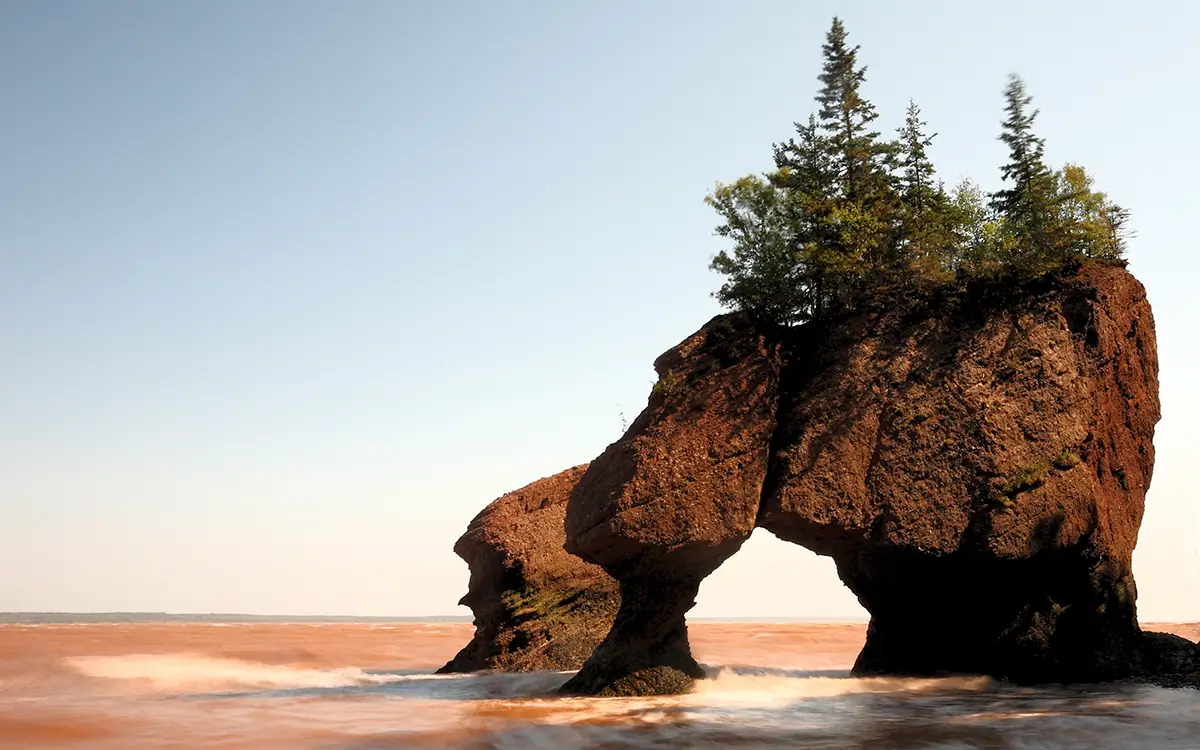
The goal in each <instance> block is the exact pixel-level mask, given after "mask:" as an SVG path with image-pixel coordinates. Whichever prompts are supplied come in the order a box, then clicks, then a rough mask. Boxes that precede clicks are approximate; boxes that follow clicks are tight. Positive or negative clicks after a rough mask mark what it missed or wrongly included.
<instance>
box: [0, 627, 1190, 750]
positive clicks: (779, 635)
mask: <svg viewBox="0 0 1200 750" xmlns="http://www.w3.org/2000/svg"><path fill="white" fill-rule="evenodd" d="M1148 627H1152V628H1154V629H1159V630H1167V631H1171V632H1176V633H1179V634H1181V635H1184V636H1185V637H1189V638H1191V639H1193V640H1195V639H1197V638H1200V625H1197V624H1190V625H1161V624H1160V625H1154V626H1148ZM690 630H691V634H692V642H693V646H694V649H695V652H696V656H697V658H698V659H699V660H700V661H701V662H702V663H704V664H706V665H707V666H708V667H709V668H710V671H711V672H712V673H713V674H714V675H715V677H714V678H712V679H710V680H705V681H703V682H702V683H701V684H700V686H699V688H698V689H697V691H696V692H695V693H693V694H691V695H686V696H677V697H670V698H648V699H641V698H635V699H619V698H617V699H587V698H560V697H552V696H548V694H549V693H551V692H552V691H553V690H554V688H556V687H557V686H558V685H560V684H561V683H562V682H564V681H565V680H566V679H567V677H568V676H569V675H568V674H565V673H537V674H527V675H462V676H435V675H433V674H432V672H433V670H434V669H436V668H437V667H438V666H439V665H440V664H442V663H443V662H444V661H446V660H447V659H449V658H450V657H451V656H452V655H453V654H454V652H455V651H456V650H457V649H458V648H460V647H461V646H462V645H463V644H464V643H466V641H467V640H468V639H469V638H470V635H471V626H470V625H467V624H463V623H428V624H413V623H397V624H378V623H376V624H294V623H293V624H264V623H253V624H228V623H221V624H213V623H170V624H161V623H135V624H131V623H125V624H79V625H32V626H30V625H3V626H0V748H3V749H4V750H9V749H10V748H22V749H25V748H88V749H89V750H91V749H94V750H141V749H143V748H180V749H183V748H187V749H189V750H191V749H200V750H215V749H217V748H221V749H226V748H255V749H258V748H262V749H264V750H274V749H275V748H288V749H289V750H310V749H311V750H388V749H390V748H440V747H451V748H470V749H472V750H475V749H478V750H484V749H499V748H506V749H507V748H512V749H513V750H517V749H521V750H524V749H526V748H534V749H538V748H547V749H548V748H604V749H616V748H676V747H696V748H718V747H734V748H775V747H780V748H784V747H787V748H792V747H806V748H831V749H832V748H839V749H841V748H864V749H871V750H891V749H898V748H931V749H932V748H944V749H949V748H988V749H994V750H1001V749H1007V748H1013V749H1014V750H1016V749H1020V750H1035V749H1038V750H1043V749H1047V750H1048V749H1051V748H1087V750H1105V749H1107V748H1113V749H1114V750H1116V749H1118V748H1120V749H1122V750H1124V749H1126V748H1198V749H1200V691H1195V690H1164V689H1159V688H1149V687H1140V686H1131V685H1102V686H1090V687H1074V686H1047V687H1039V688H1021V687H1016V686H1011V685H1005V684H1001V683H997V682H995V681H993V680H989V679H987V678H980V677H950V678H944V679H929V680H918V679H892V678H886V679H853V678H851V677H849V675H848V671H849V668H850V665H851V664H852V663H853V660H854V656H855V655H856V654H857V652H858V649H859V648H860V647H861V645H862V642H863V635H864V627H863V626H862V625H857V624H796V623H792V624H765V623H708V622H700V623H695V624H693V625H692V626H691V628H690Z"/></svg>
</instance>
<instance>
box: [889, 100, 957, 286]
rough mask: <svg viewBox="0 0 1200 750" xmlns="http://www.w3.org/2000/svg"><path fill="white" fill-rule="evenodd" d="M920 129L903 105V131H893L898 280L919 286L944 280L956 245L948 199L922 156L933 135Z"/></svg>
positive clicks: (913, 109) (916, 116)
mask: <svg viewBox="0 0 1200 750" xmlns="http://www.w3.org/2000/svg"><path fill="white" fill-rule="evenodd" d="M925 125H926V123H925V121H924V120H922V119H921V110H920V108H919V107H917V105H916V103H915V102H912V101H909V103H908V111H907V113H906V116H905V119H904V125H903V126H902V127H900V128H898V129H897V131H896V132H897V135H898V136H899V140H898V142H897V146H898V152H899V154H898V156H899V159H898V166H899V169H900V174H899V177H898V179H897V187H898V193H899V203H900V239H899V243H900V247H899V250H900V252H899V253H898V255H899V257H900V259H902V260H903V261H904V262H905V264H906V267H905V268H903V269H902V272H903V274H902V275H903V280H904V281H907V282H909V283H916V284H920V285H923V284H928V283H938V282H942V281H946V280H947V279H948V277H949V275H950V267H951V264H952V256H953V254H954V245H955V244H956V243H957V241H958V236H957V234H956V231H955V226H954V223H955V221H956V219H955V217H954V216H953V211H952V206H951V201H950V197H949V196H948V195H947V194H946V190H945V188H944V186H943V185H942V184H941V183H940V182H935V180H934V175H935V174H936V171H935V170H934V168H933V162H932V161H930V159H929V154H928V153H927V151H926V149H927V148H929V146H930V145H931V144H932V143H933V139H934V136H936V135H937V134H936V133H934V134H932V135H929V134H927V133H926V132H925Z"/></svg>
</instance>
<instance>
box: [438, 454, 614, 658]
mask: <svg viewBox="0 0 1200 750" xmlns="http://www.w3.org/2000/svg"><path fill="white" fill-rule="evenodd" d="M586 468H587V466H586V465H584V466H576V467H574V468H572V469H567V470H566V471H564V472H562V473H560V474H556V475H554V476H552V477H547V478H545V479H539V480H538V481H536V482H534V483H533V484H530V485H528V486H526V487H522V488H521V489H519V490H517V491H515V492H510V493H509V494H507V495H505V496H503V497H501V498H499V499H497V500H495V501H494V502H492V503H491V504H490V505H488V506H487V507H486V508H484V509H483V511H482V512H480V513H479V515H477V516H475V518H474V519H473V520H472V521H471V523H470V525H469V526H468V527H467V532H466V533H465V534H463V535H462V537H460V538H459V540H458V542H457V543H456V544H455V545H454V551H455V553H456V554H457V555H458V556H459V557H461V558H462V559H463V560H466V561H467V564H468V565H469V566H470V568H471V582H470V584H469V586H468V590H467V595H466V596H464V597H463V598H462V600H461V601H460V602H459V603H460V604H465V605H466V606H468V607H470V608H471V611H472V612H473V613H474V614H475V637H474V638H473V639H472V640H471V642H470V643H468V644H467V645H466V647H465V648H463V649H462V651H460V652H459V653H458V655H457V656H455V657H454V658H453V659H452V660H451V661H450V662H449V663H448V664H446V665H445V666H444V667H442V668H441V669H440V670H439V671H440V672H442V673H448V672H473V671H477V670H484V669H490V670H502V671H510V672H528V671H535V670H568V669H578V668H579V667H580V665H582V664H583V662H584V660H585V659H587V657H588V656H589V655H590V654H591V653H592V651H593V649H594V648H595V647H596V644H598V643H599V642H600V641H601V639H603V638H604V636H605V634H606V633H607V632H608V630H609V628H610V626H611V625H612V620H613V616H614V615H615V614H616V611H617V605H618V602H619V594H618V592H617V585H616V582H615V581H613V579H612V578H610V577H609V576H608V575H607V574H606V573H605V572H604V571H603V570H602V569H601V568H599V567H598V566H595V565H591V564H588V563H585V562H584V561H582V560H580V559H579V558H577V557H572V556H571V555H569V554H567V553H566V552H565V551H564V550H563V542H564V537H563V514H564V513H565V511H566V502H567V496H568V493H569V492H570V491H571V488H573V487H574V486H575V484H576V483H577V482H578V481H579V479H580V477H582V476H583V474H584V470H585V469H586Z"/></svg>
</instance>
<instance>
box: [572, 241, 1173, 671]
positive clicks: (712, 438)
mask: <svg viewBox="0 0 1200 750" xmlns="http://www.w3.org/2000/svg"><path fill="white" fill-rule="evenodd" d="M984 292H986V290H984ZM1009 295H1010V296H1009V297H1007V298H989V297H988V296H987V294H985V293H976V294H972V295H968V296H966V297H964V298H961V299H956V300H941V301H934V302H932V303H930V304H929V305H928V306H925V307H923V308H922V309H920V310H910V311H907V312H904V311H898V310H895V309H880V310H874V311H872V310H867V311H865V312H861V313H859V314H856V315H854V316H851V317H846V318H843V319H840V320H836V321H833V322H830V323H826V324H823V325H820V326H818V325H809V326H804V327H801V328H798V329H791V330H787V331H780V330H775V331H764V330H763V329H761V328H755V327H754V326H753V325H752V324H751V323H750V322H749V321H748V320H746V319H745V318H742V317H739V316H722V317H720V318H717V319H714V321H712V322H710V323H709V324H708V325H706V326H705V327H704V328H703V329H701V331H699V332H698V333H697V334H695V335H694V336H692V337H690V338H688V339H687V340H685V341H684V342H683V343H681V344H680V345H679V346H677V347H675V348H674V349H672V350H671V351H669V352H667V354H665V355H663V357H661V358H660V359H659V361H658V362H656V365H655V366H656V369H657V370H658V372H659V375H660V380H659V385H658V386H656V389H655V393H654V394H653V395H652V397H651V400H650V404H649V406H648V407H647V408H646V410H645V411H644V412H643V413H642V414H641V415H640V416H639V417H638V419H637V420H636V422H635V423H634V425H633V426H632V427H631V428H630V430H629V432H628V433H627V434H626V435H625V437H623V438H622V439H621V440H620V441H618V442H617V443H614V444H613V445H612V446H610V447H609V449H608V450H607V451H605V453H604V454H603V455H602V456H601V457H600V458H599V459H597V460H596V461H595V462H593V463H592V465H591V466H590V468H589V469H588V471H587V473H586V474H585V475H584V477H583V478H582V479H581V480H580V481H579V484H578V485H577V486H576V487H575V488H574V490H573V491H572V492H571V496H570V500H569V502H568V505H567V514H566V535H567V543H566V544H567V549H568V550H569V551H570V552H572V553H574V554H577V555H579V556H580V557H582V558H583V559H585V560H588V561H590V562H592V563H595V564H598V565H601V566H603V567H604V569H605V570H607V571H608V572H609V573H610V574H611V575H612V576H613V577H614V578H615V579H617V580H618V581H619V582H620V586H621V591H622V595H623V598H622V604H621V609H620V612H619V614H618V616H617V618H616V620H615V622H614V624H613V628H612V631H611V632H610V633H609V634H608V636H607V638H605V640H604V642H603V643H601V644H600V646H599V647H598V648H597V649H596V651H595V653H594V654H593V655H592V657H591V658H590V659H589V660H588V662H587V663H586V664H585V665H584V667H583V669H582V670H581V671H580V672H579V674H578V675H577V676H576V677H575V678H574V679H573V680H572V681H571V682H570V683H568V685H567V686H566V688H565V689H566V690H567V691H570V692H581V693H590V694H631V693H639V694H646V693H653V692H677V691H679V690H682V689H685V688H686V687H687V685H688V684H690V679H691V678H693V677H696V676H700V675H701V674H702V670H701V669H700V667H699V666H698V665H697V664H696V662H695V661H694V660H693V659H692V657H691V654H690V649H689V647H688V643H687V630H686V625H685V623H684V613H685V612H686V611H687V610H688V609H689V608H690V607H691V606H692V604H693V603H694V598H695V595H696V592H697V590H698V587H699V584H700V581H701V580H702V579H703V578H704V577H705V576H707V575H708V574H709V573H710V572H712V571H713V570H714V569H716V567H717V566H719V565H720V564H721V562H723V561H724V560H725V559H726V558H727V557H728V556H729V555H731V554H733V552H735V551H736V550H737V549H738V548H739V547H740V546H741V544H742V542H744V541H745V539H746V538H747V537H748V536H749V534H750V532H751V531H752V530H753V528H754V527H755V526H763V527H765V528H767V529H769V530H771V531H772V532H774V533H775V534H776V535H778V536H780V537H781V538H784V539H787V540H790V541H792V542H795V543H797V544H801V545H803V546H805V547H808V548H810V549H812V550H814V551H816V552H818V553H820V554H824V555H829V556H831V557H833V559H834V561H835V562H836V563H837V567H838V571H839V575H840V576H841V578H842V580H843V581H844V582H845V583H846V585H847V586H848V587H849V588H850V589H851V590H853V591H854V592H855V594H856V595H857V596H858V598H859V601H861V602H862V603H863V605H864V606H865V607H866V609H867V610H868V611H869V612H870V613H871V616H872V620H871V626H870V628H869V633H868V639H867V644H866V646H865V648H864V649H863V652H862V654H861V655H860V656H859V659H858V662H857V664H856V665H855V670H856V671H857V672H859V673H908V674H914V673H915V674H931V673H938V672H945V671H949V672H974V673H984V674H991V675H995V676H998V677H1004V678H1011V679H1015V680H1021V681H1057V680H1104V679H1114V678H1120V677H1126V676H1131V675H1134V674H1136V673H1137V672H1138V671H1139V670H1141V669H1143V666H1144V665H1143V664H1142V661H1143V660H1144V656H1143V653H1144V652H1146V648H1144V643H1143V640H1142V636H1141V633H1140V631H1139V630H1138V626H1137V620H1136V610H1135V600H1136V588H1135V586H1134V582H1133V576H1132V573H1131V567H1130V562H1131V554H1132V551H1133V547H1134V545H1135V543H1136V541H1137V532H1138V527H1139V525H1140V522H1141V516H1142V506H1143V501H1144V497H1145V491H1146V488H1147V486H1148V485H1149V482H1150V476H1151V471H1152V468H1153V463H1154V452H1153V444H1152V438H1153V432H1154V425H1155V423H1156V422H1157V421H1158V418H1159V404H1158V382H1157V368H1158V364H1157V355H1156V350H1155V339H1154V323H1153V318H1152V315H1151V312H1150V307H1149V305H1148V303H1147V302H1146V299H1145V292H1144V290H1143V289H1142V286H1141V285H1140V284H1139V283H1138V282H1137V281H1136V280H1135V279H1134V278H1133V277H1132V276H1130V275H1129V274H1128V273H1127V272H1126V271H1125V270H1124V269H1122V268H1119V267H1115V266H1106V265H1099V264H1090V265H1088V266H1086V267H1085V268H1084V269H1082V270H1081V271H1080V272H1079V273H1078V274H1077V275H1076V276H1074V277H1073V278H1069V279H1064V280H1059V281H1055V282H1048V283H1045V284H1043V287H1042V288H1041V289H1036V288H1027V289H1023V290H1020V294H1019V295H1014V294H1013V293H1012V290H1009ZM1159 651H1161V649H1159ZM1172 653H1174V652H1172Z"/></svg>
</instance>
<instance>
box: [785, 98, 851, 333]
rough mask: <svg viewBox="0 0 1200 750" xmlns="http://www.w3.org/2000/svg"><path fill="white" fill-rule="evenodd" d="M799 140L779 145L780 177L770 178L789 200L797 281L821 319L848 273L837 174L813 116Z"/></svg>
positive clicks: (809, 311)
mask: <svg viewBox="0 0 1200 750" xmlns="http://www.w3.org/2000/svg"><path fill="white" fill-rule="evenodd" d="M795 125H796V135H797V137H795V138H789V139H788V140H787V142H785V143H776V144H774V153H775V167H776V171H775V172H774V173H772V174H771V175H768V177H769V179H770V180H771V183H772V184H773V185H775V186H777V187H778V188H780V189H782V190H786V191H787V192H788V194H789V196H790V200H788V201H787V203H786V206H787V209H788V210H789V211H790V212H791V215H790V221H789V226H790V227H791V229H792V241H793V242H794V243H795V257H796V262H797V264H798V265H799V269H798V276H799V278H802V279H803V280H804V285H805V287H806V289H807V290H808V294H807V297H806V299H807V301H808V307H809V308H810V309H807V310H805V311H804V314H805V315H814V316H815V315H820V314H821V312H822V310H824V309H825V307H826V306H827V304H828V302H829V297H830V294H831V292H832V288H831V285H830V283H829V278H830V276H831V275H835V276H836V274H838V273H840V272H843V271H845V270H847V269H843V268H841V267H840V263H841V261H843V260H844V258H843V256H841V255H840V254H839V253H837V252H836V247H837V231H836V230H837V227H836V225H835V222H834V218H833V217H834V208H835V205H836V204H835V201H836V194H835V191H836V185H835V180H836V174H835V168H834V165H833V164H831V162H830V158H829V153H828V147H827V144H826V142H825V139H824V138H823V137H822V135H821V132H820V128H819V127H818V125H817V119H816V116H815V115H809V118H808V122H807V123H806V124H804V125H801V124H800V123H795Z"/></svg>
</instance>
